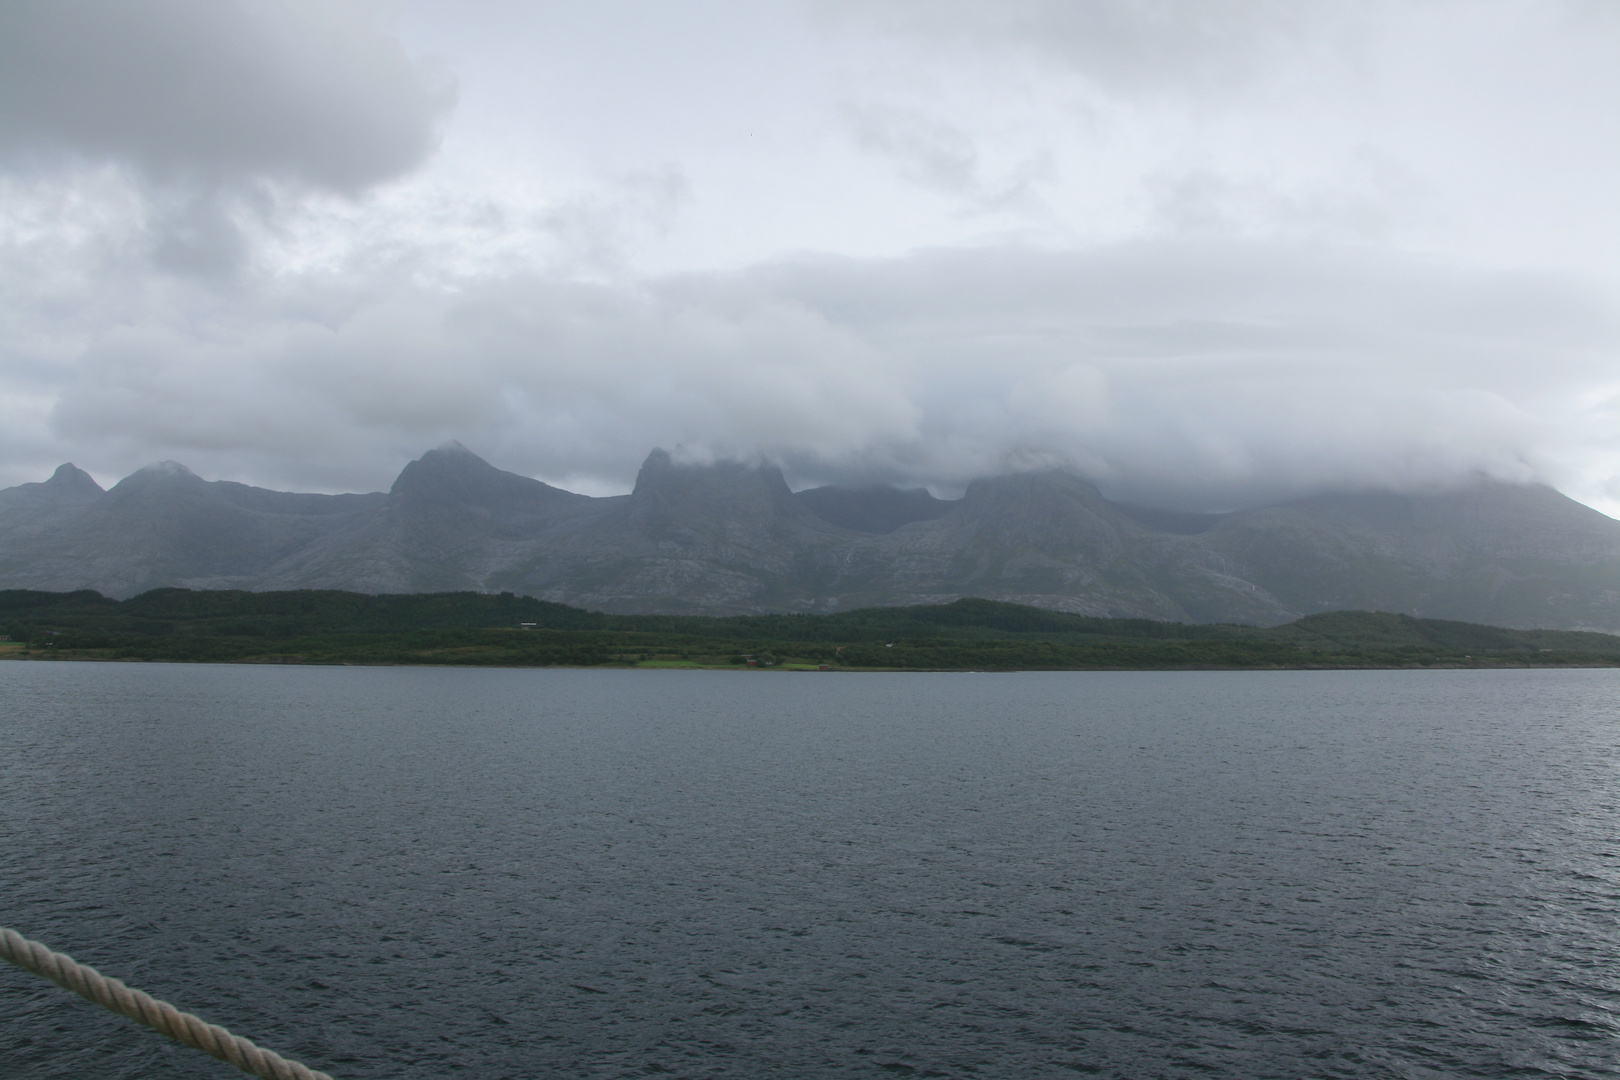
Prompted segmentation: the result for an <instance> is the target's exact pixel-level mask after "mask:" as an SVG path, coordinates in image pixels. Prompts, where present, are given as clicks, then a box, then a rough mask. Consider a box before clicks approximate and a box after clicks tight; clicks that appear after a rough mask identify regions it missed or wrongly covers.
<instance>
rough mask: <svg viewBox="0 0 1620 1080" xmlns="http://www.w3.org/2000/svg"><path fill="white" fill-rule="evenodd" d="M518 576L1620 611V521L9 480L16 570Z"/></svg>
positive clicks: (449, 462)
mask: <svg viewBox="0 0 1620 1080" xmlns="http://www.w3.org/2000/svg"><path fill="white" fill-rule="evenodd" d="M164 585H173V586H182V587H188V588H213V589H217V588H241V589H254V590H266V589H298V588H337V589H350V590H356V591H361V592H372V593H397V592H429V591H450V590H474V591H481V592H502V591H509V592H514V593H519V594H526V595H531V596H536V597H540V598H542V599H547V600H555V601H560V602H563V603H568V604H573V605H577V606H582V607H588V608H595V609H600V610H606V611H620V612H638V611H663V612H677V613H713V614H729V613H750V612H771V611H789V612H791V611H806V612H808V611H835V610H844V609H848V608H852V607H864V606H871V605H876V604H913V603H941V602H947V601H950V600H954V599H956V598H959V597H963V596H978V597H984V598H988V599H995V600H1007V601H1013V602H1016V603H1023V604H1034V605H1038V606H1041V607H1047V608H1055V609H1060V610H1064V611H1072V612H1077V613H1081V614H1089V615H1105V616H1116V617H1117V616H1127V617H1144V618H1153V619H1169V620H1177V621H1187V622H1218V621H1220V622H1247V623H1257V624H1275V623H1282V622H1287V621H1290V620H1292V619H1295V618H1298V617H1300V616H1301V615H1305V614H1310V613H1312V612H1318V611H1331V610H1340V609H1352V608H1355V609H1372V610H1384V611H1396V612H1405V613H1408V614H1413V615H1419V616H1425V617H1436V618H1450V619H1464V620H1468V621H1473V622H1483V623H1494V624H1498V625H1504V626H1519V627H1551V628H1591V629H1604V630H1613V629H1617V628H1620V522H1617V521H1615V520H1613V519H1611V518H1608V517H1605V516H1604V515H1602V514H1600V513H1598V512H1597V511H1595V510H1591V509H1589V508H1588V507H1585V506H1582V505H1580V504H1579V503H1576V502H1573V501H1572V500H1570V499H1567V498H1565V497H1564V496H1562V495H1560V494H1559V493H1558V492H1556V491H1553V490H1552V489H1550V488H1546V487H1538V486H1514V485H1506V484H1499V483H1489V482H1480V483H1478V484H1476V485H1474V486H1471V487H1468V488H1465V489H1462V490H1456V491H1448V492H1436V493H1431V494H1407V495H1398V494H1391V493H1358V494H1330V495H1320V496H1316V497H1313V498H1309V499H1303V500H1299V501H1295V502H1290V503H1285V504H1281V505H1277V506H1268V507H1261V508H1258V509H1252V510H1244V511H1239V512H1237V513H1233V514H1226V515H1213V514H1208V515H1204V514H1181V513H1172V512H1167V511H1161V510H1155V509H1152V508H1146V507H1137V506H1129V505H1126V504H1121V503H1114V502H1110V501H1109V500H1108V499H1105V498H1104V497H1103V496H1102V494H1101V493H1100V492H1099V491H1098V490H1097V489H1096V488H1095V487H1093V486H1092V485H1090V484H1088V483H1086V482H1085V481H1083V480H1080V479H1078V478H1076V477H1073V476H1069V475H1066V474H1064V473H1060V472H1047V473H1029V474H1021V475H1014V476H1003V477H995V478H991V479H985V480H980V481H976V482H974V483H973V484H971V485H970V486H969V487H968V490H967V492H966V494H965V495H964V497H963V498H961V499H959V500H954V501H947V500H939V499H935V498H933V497H932V496H931V495H929V494H928V493H927V492H926V491H920V490H911V491H902V490H899V489H891V488H863V489H839V488H819V489H812V490H810V491H801V492H798V493H794V492H792V491H790V490H789V489H788V486H787V484H786V483H785V482H784V481H783V478H782V475H781V473H780V472H779V471H778V470H776V469H774V468H771V467H769V466H760V467H755V466H747V465H741V464H737V463H730V462H723V463H719V464H715V465H709V466H691V465H681V464H677V463H675V462H673V461H672V460H671V459H670V457H669V456H668V455H667V454H665V453H663V452H662V451H655V452H654V453H653V454H652V455H651V456H649V457H648V459H647V461H646V463H645V464H644V465H643V466H642V469H641V473H640V475H639V476H638V477H637V480H636V486H635V490H634V491H632V492H631V493H630V494H629V495H623V496H615V497H612V498H589V497H587V496H583V495H576V494H573V493H571V492H567V491H562V490H560V489H558V488H554V487H551V486H549V485H546V484H543V483H540V482H539V481H537V480H531V479H528V478H526V477H522V476H516V475H514V474H512V473H507V472H503V471H501V470H499V469H496V468H495V467H493V466H491V465H490V464H488V463H487V462H485V461H483V460H482V459H480V458H478V457H477V456H476V455H474V454H472V453H470V452H468V451H467V450H465V449H463V448H461V447H460V446H456V445H451V446H447V447H444V448H441V449H438V450H434V451H430V452H429V453H427V454H424V455H423V456H422V457H421V458H420V459H418V460H416V461H413V462H411V463H410V464H409V465H407V466H406V467H405V469H404V471H403V472H401V473H400V475H399V478H398V479H397V480H396V481H395V482H394V485H393V488H392V489H391V490H390V491H388V492H387V493H386V494H383V493H375V494H369V495H300V494H290V493H285V492H275V491H267V490H264V489H261V488H253V487H248V486H245V485H242V484H234V483H228V482H209V481H204V480H202V479H200V478H199V477H197V476H195V475H194V474H192V473H191V472H190V471H188V470H186V469H185V468H184V467H182V466H179V465H175V464H173V463H165V464H162V465H155V466H150V467H148V468H146V469H142V470H140V471H139V472H136V473H134V474H133V475H131V476H129V477H127V478H126V479H124V480H123V481H121V482H120V483H118V484H117V485H115V486H114V487H113V488H112V489H111V490H108V491H102V490H101V489H100V488H99V487H98V486H97V485H96V484H95V482H94V481H93V480H92V479H91V478H90V477H89V476H88V475H86V474H85V473H83V472H81V471H80V470H78V469H75V468H74V467H73V466H71V465H64V466H62V467H61V468H60V469H58V470H57V472H56V475H55V476H53V477H52V478H51V479H50V480H48V481H46V482H44V483H40V484H24V485H21V486H20V487H15V488H10V489H7V490H4V491H0V588H28V589H50V590H68V589H79V588H90V589H95V590H97V591H100V592H102V593H105V594H106V595H109V596H116V597H123V596H130V595H134V594H136V593H139V592H142V591H144V590H146V589H150V588H155V587H158V586H164Z"/></svg>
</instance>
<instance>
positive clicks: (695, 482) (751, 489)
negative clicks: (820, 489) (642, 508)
mask: <svg viewBox="0 0 1620 1080" xmlns="http://www.w3.org/2000/svg"><path fill="white" fill-rule="evenodd" d="M743 495H750V496H754V497H758V496H761V495H765V496H768V497H770V498H773V499H790V498H792V495H793V493H792V491H791V490H789V488H788V486H787V480H786V479H784V478H783V476H782V470H781V469H779V468H777V467H776V466H775V465H772V464H769V463H768V462H757V463H749V462H742V461H724V460H722V461H715V462H711V463H708V464H698V463H687V462H678V461H676V460H675V459H674V457H673V456H671V454H670V453H669V451H667V450H662V449H659V450H654V451H653V452H652V453H650V454H648V455H647V460H645V461H643V462H642V463H641V470H640V471H639V472H638V473H637V474H636V486H635V490H634V491H632V492H631V497H632V498H633V499H640V500H646V499H650V498H655V499H669V498H682V497H694V496H696V497H704V496H707V497H710V498H712V497H715V496H721V497H725V496H732V497H735V496H743Z"/></svg>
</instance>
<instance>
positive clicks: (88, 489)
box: [45, 461, 104, 495]
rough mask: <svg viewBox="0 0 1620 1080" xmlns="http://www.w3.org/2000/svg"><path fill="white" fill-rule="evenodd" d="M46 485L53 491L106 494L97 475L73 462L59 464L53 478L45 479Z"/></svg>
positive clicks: (52, 475)
mask: <svg viewBox="0 0 1620 1080" xmlns="http://www.w3.org/2000/svg"><path fill="white" fill-rule="evenodd" d="M45 486H47V487H49V488H51V489H52V490H53V491H58V492H63V493H69V492H71V493H73V494H84V495H101V494H104V491H103V489H102V486H101V485H100V484H98V483H96V481H95V477H93V476H91V475H90V474H89V473H87V472H85V471H84V470H83V469H81V468H79V467H78V466H77V465H75V464H73V462H71V461H69V462H65V463H64V464H61V465H58V466H57V467H56V471H55V472H54V473H52V474H51V478H50V479H49V480H47V481H45Z"/></svg>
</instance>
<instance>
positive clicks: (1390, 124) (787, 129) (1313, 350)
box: [0, 0, 1620, 510]
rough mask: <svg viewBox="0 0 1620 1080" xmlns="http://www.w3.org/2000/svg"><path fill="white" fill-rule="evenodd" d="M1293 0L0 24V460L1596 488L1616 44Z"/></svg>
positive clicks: (279, 483)
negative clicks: (450, 443)
mask: <svg viewBox="0 0 1620 1080" xmlns="http://www.w3.org/2000/svg"><path fill="white" fill-rule="evenodd" d="M1332 7H1333V6H1329V5H1320V6H1316V5H1296V4H1286V3H1273V2H1270V0H1220V2H1218V3H1211V4H1208V5H1196V6H1192V7H1189V6H1187V5H1181V4H1171V3H1157V2H1154V3H1125V2H1119V3H1113V2H1104V0H1094V2H1087V3H1066V2H1065V3H1057V2H1048V0H1016V2H1012V3H1001V4H993V5H992V4H977V3H967V2H960V3H958V2H951V3H941V4H927V5H919V4H908V3H872V4H847V3H839V2H834V0H825V2H815V3H805V4H797V3H786V2H784V3H778V4H765V5H737V6H735V7H734V8H733V7H727V6H726V5H719V6H717V7H714V8H712V9H710V8H705V9H703V12H701V13H698V14H686V15H682V14H679V13H672V12H671V11H670V10H668V9H665V8H663V7H661V6H658V5H640V6H638V5H636V4H628V5H620V6H618V7H614V6H613V5H603V6H601V7H596V6H578V7H576V6H571V5H557V6H544V5H542V6H526V5H509V4H504V3H499V2H495V0H488V2H480V3H475V4H472V5H471V6H469V7H467V8H466V9H465V11H464V12H463V13H460V14H458V15H456V16H454V17H451V16H448V15H446V14H444V13H443V12H437V13H435V11H430V10H429V9H426V8H422V9H418V8H416V7H413V6H411V5H404V6H402V7H401V8H399V9H397V10H399V11H402V12H404V15H402V16H401V17H400V18H398V19H396V20H395V21H394V22H389V21H387V20H386V19H384V18H383V15H384V14H386V12H385V11H384V9H382V8H379V7H377V6H375V5H371V4H365V3H347V2H334V3H319V4H317V3H307V2H304V0H296V2H293V0H286V2H278V3H262V4H247V3H204V2H202V0H160V2H157V3H152V4H145V5H138V6H130V5H124V4H116V3H108V2H101V0H78V2H68V3H50V4H47V3H35V2H26V3H22V4H14V5H11V6H9V7H8V8H7V9H6V12H5V13H4V14H3V15H0V484H12V483H19V482H23V481H29V480H36V479H41V478H43V476H45V475H48V474H49V472H50V470H51V469H52V468H54V466H55V465H56V464H57V463H59V462H60V461H62V460H67V459H72V460H74V461H76V462H77V463H78V464H80V465H83V466H85V467H87V468H89V469H91V470H92V471H93V472H95V473H96V475H98V476H99V477H100V478H101V479H103V480H113V479H116V478H117V477H119V476H122V475H124V474H125V473H128V472H129V471H131V470H133V469H134V468H136V467H138V466H140V465H143V464H145V463H147V462H149V461H152V460H156V459H161V458H175V459H179V460H183V461H185V462H187V463H188V464H190V465H192V466H193V467H194V468H196V469H198V470H199V471H201V472H204V473H206V474H208V475H210V476H219V477H232V478H237V479H242V480H245V481H250V482H256V483H262V484H266V485H269V486H274V487H279V488H301V489H317V490H328V491H331V490H356V489H361V490H364V489H375V488H378V487H381V486H385V485H386V483H387V482H388V480H389V479H390V478H391V477H392V476H393V475H394V473H395V472H397V470H398V468H399V466H400V464H401V463H402V462H404V461H406V460H409V459H410V458H412V457H415V456H416V455H417V454H419V453H420V452H421V451H422V449H423V448H425V447H428V446H433V445H436V444H438V443H440V442H443V441H445V440H447V439H452V438H455V439H460V440H462V441H464V442H465V443H467V444H468V445H469V446H472V447H474V448H475V449H477V450H478V451H479V452H480V453H482V454H484V455H485V456H487V457H488V458H490V459H491V460H493V461H495V462H496V463H498V464H499V465H501V466H503V467H505V468H510V469H515V470H518V471H521V472H525V473H528V474H531V475H535V476H539V477H542V478H545V479H547V480H549V481H552V482H555V483H559V484H561V485H563V486H568V487H572V488H574V489H576V490H584V491H588V492H592V493H605V492H611V491H623V490H626V489H627V488H628V486H629V484H630V482H631V480H632V478H633V477H634V475H635V470H636V468H637V466H638V465H639V463H640V461H641V460H642V458H643V457H644V455H645V454H646V452H647V450H648V449H649V448H650V447H652V446H667V447H671V448H678V452H679V453H680V454H681V455H684V456H685V457H688V458H691V459H694V460H708V459H714V458H721V457H735V458H743V459H747V458H752V457H764V458H768V459H771V460H774V461H776V462H778V463H780V464H782V465H783V466H784V468H785V469H786V470H787V473H788V475H789V477H790V479H791V480H792V481H793V482H794V483H795V484H796V485H801V486H802V485H809V484H813V483H825V482H845V483H854V482H872V481H880V482H893V483H902V484H906V485H917V484H925V485H930V486H932V487H933V488H934V489H935V490H936V491H939V492H940V493H942V494H945V493H951V492H953V491H956V490H959V489H960V488H961V486H962V485H963V484H965V483H966V482H967V481H968V480H970V479H972V478H974V477H976V476H983V475H990V474H997V473H1005V472H1009V471H1016V470H1020V469H1027V468H1035V467H1048V466H1059V467H1062V468H1066V469H1069V470H1072V471H1074V472H1076V473H1078V474H1080V475H1083V476H1085V477H1087V478H1089V479H1092V480H1094V481H1096V482H1097V483H1099V484H1100V485H1102V486H1103V487H1104V489H1105V490H1107V491H1108V492H1109V493H1110V494H1112V495H1114V496H1116V497H1119V498H1124V499H1129V500H1135V501H1140V502H1148V503H1158V504H1165V505H1174V506H1181V507H1190V508H1205V509H1226V508H1231V507H1235V506H1242V505H1253V504H1258V503H1261V502H1267V501H1271V500H1274V499H1277V498H1281V497H1285V496H1289V495H1293V494H1300V493H1304V492H1309V491H1316V490H1323V489H1328V488H1345V487H1350V488H1355V487H1370V486H1377V487H1383V486H1393V487H1398V488H1423V487H1432V486H1436V485H1445V484H1448V483H1454V482H1457V481H1460V480H1465V479H1467V478H1469V477H1472V476H1475V475H1478V474H1485V475H1488V476H1492V477H1497V478H1501V479H1521V480H1522V479H1532V478H1534V479H1539V480H1543V481H1546V482H1549V483H1552V484H1554V485H1557V486H1559V487H1561V488H1562V489H1564V490H1566V491H1569V492H1571V493H1572V494H1574V495H1576V496H1577V497H1579V498H1583V499H1586V500H1588V501H1591V502H1594V503H1596V504H1598V505H1600V506H1603V507H1605V508H1606V509H1611V510H1612V509H1616V508H1620V485H1617V482H1616V481H1615V479H1614V477H1615V476H1616V475H1617V473H1620V424H1617V423H1616V421H1617V420H1620V416H1617V415H1616V402H1617V401H1620V382H1617V380H1616V376H1615V371H1616V370H1617V369H1616V366H1615V364H1616V359H1617V357H1620V349H1617V346H1620V312H1617V303H1616V297H1617V296H1620V270H1617V268H1616V266H1615V264H1614V259H1613V250H1614V247H1613V245H1612V244H1608V243H1606V242H1605V241H1604V237H1610V236H1612V234H1613V233H1614V230H1615V227H1616V223H1617V218H1616V215H1615V212H1614V207H1613V200H1612V196H1611V195H1610V194H1609V191H1610V190H1611V189H1610V188H1609V187H1608V185H1607V184H1606V179H1608V180H1616V179H1620V167H1617V155H1620V150H1617V149H1616V147H1617V146H1620V139H1617V138H1608V136H1612V135H1615V134H1620V132H1616V131H1615V130H1614V123H1615V122H1614V120H1613V116H1615V115H1620V112H1617V111H1616V110H1612V109H1610V108H1609V106H1610V105H1612V104H1620V78H1617V77H1616V76H1615V74H1614V71H1615V69H1614V67H1613V65H1612V64H1611V63H1607V62H1606V61H1604V60H1603V59H1602V58H1603V57H1604V56H1606V55H1609V54H1608V53H1607V52H1606V51H1605V49H1604V47H1603V46H1604V43H1610V44H1612V43H1613V42H1614V41H1616V40H1617V39H1620V20H1615V19H1613V18H1612V17H1610V16H1608V15H1605V14H1604V11H1603V9H1602V8H1601V7H1593V6H1591V5H1584V4H1579V3H1569V4H1554V5H1535V4H1526V3H1519V2H1515V0H1493V2H1491V3H1481V4H1458V3H1452V2H1449V0H1434V2H1433V3H1427V4H1417V5H1396V4H1369V5H1358V6H1356V8H1355V10H1354V11H1353V12H1352V11H1349V10H1348V9H1340V10H1337V11H1334V10H1331V8H1332ZM632 16H633V17H632ZM435 19H437V20H438V21H437V22H435V21H434V20H435ZM413 20H414V21H413ZM441 46H442V48H443V50H444V53H445V57H444V59H442V60H435V59H431V58H430V57H431V55H432V54H434V53H435V52H436V51H437V50H438V49H439V48H440V47H441ZM1437 80H1438V81H1437ZM740 86H746V87H748V88H749V92H748V93H746V94H739V93H738V87H740ZM458 87H459V89H458ZM1448 87H1457V88H1461V89H1458V90H1452V89H1447V88H1448ZM458 133H459V134H458Z"/></svg>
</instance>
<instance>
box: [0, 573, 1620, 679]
mask: <svg viewBox="0 0 1620 1080" xmlns="http://www.w3.org/2000/svg"><path fill="white" fill-rule="evenodd" d="M0 634H3V635H4V637H5V638H6V639H7V640H6V641H5V642H4V643H0V657H7V658H14V659H63V660H66V659H105V660H165V661H201V662H210V661H211V662H227V661H230V662H258V663H312V664H473V665H490V666H522V667H528V666H551V665H565V666H601V665H611V666H621V667H629V666H647V667H737V668H750V667H752V668H766V669H778V670H782V669H788V670H792V669H805V668H811V669H819V668H821V667H823V666H825V667H826V668H828V669H829V670H885V669H888V670H1037V669H1054V670H1056V669H1087V668H1090V669H1110V668H1136V669H1175V668H1313V667H1381V668H1382V667H1435V666H1440V667H1467V666H1473V667H1502V666H1572V665H1573V666H1615V665H1620V637H1615V636H1612V635H1608V634H1599V633H1592V632H1584V631H1558V630H1511V629H1505V628H1501V627H1492V626H1479V625H1475V624H1471V623H1460V622H1449V621H1445V620H1438V619H1419V618H1413V617H1411V616H1407V615H1396V614H1389V613H1384V612H1368V611H1337V612H1326V613H1323V614H1319V615H1310V616H1307V617H1305V618H1303V619H1300V620H1299V621H1297V622H1294V623H1289V624H1287V625H1285V626H1275V627H1252V626H1234V625H1225V624H1215V625H1208V624H1185V623H1171V622H1154V621H1151V620H1147V619H1106V618H1094V617H1089V616H1083V615H1072V614H1068V613H1065V612H1058V611H1048V610H1045V609H1042V608H1032V607H1024V606H1021V605H1017V604H1005V603H999V602H996V601H991V600H975V599H964V600H958V601H956V602H955V603H951V604H943V605H934V606H920V607H894V608H864V609H861V610H857V611H848V612H842V613H838V614H831V615H746V616H731V617H707V616H690V615H612V614H606V613H603V612H593V611H584V610H581V609H579V608H573V607H567V606H565V605H563V604H553V603H548V602H546V601H544V600H536V599H534V598H532V597H525V596H514V595H512V594H511V593H502V594H499V595H490V594H484V593H471V592H460V593H428V594H409V595H385V596H366V595H363V594H360V593H349V592H337V591H315V590H300V591H295V592H262V593H261V592H236V591H193V590H188V589H154V590H153V591H151V592H147V593H143V594H141V595H139V596H135V597H132V598H130V599H128V600H112V599H109V598H107V597H104V596H102V595H100V594H99V593H95V592H90V591H81V592H72V593H48V592H33V591H26V590H9V591H0Z"/></svg>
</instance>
